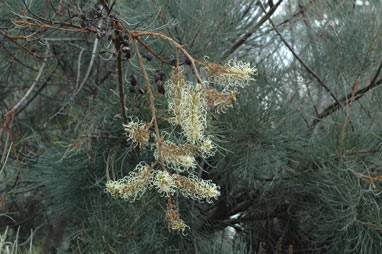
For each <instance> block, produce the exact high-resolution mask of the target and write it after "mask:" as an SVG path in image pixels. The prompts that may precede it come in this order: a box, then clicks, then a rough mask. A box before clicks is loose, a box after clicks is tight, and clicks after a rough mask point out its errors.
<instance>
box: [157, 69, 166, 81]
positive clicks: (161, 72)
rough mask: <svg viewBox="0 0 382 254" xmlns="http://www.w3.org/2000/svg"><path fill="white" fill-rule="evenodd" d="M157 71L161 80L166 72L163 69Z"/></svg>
mask: <svg viewBox="0 0 382 254" xmlns="http://www.w3.org/2000/svg"><path fill="white" fill-rule="evenodd" d="M158 73H159V75H160V80H163V78H164V77H165V76H166V72H164V71H159V72H158Z"/></svg>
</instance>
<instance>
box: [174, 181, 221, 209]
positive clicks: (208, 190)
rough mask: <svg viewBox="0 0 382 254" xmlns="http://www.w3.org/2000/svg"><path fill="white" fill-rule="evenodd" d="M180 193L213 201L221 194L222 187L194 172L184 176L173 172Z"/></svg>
mask: <svg viewBox="0 0 382 254" xmlns="http://www.w3.org/2000/svg"><path fill="white" fill-rule="evenodd" d="M173 178H174V180H175V182H176V185H177V187H178V189H179V190H180V193H181V194H182V195H183V196H185V197H186V198H191V199H193V200H198V201H199V202H202V201H203V200H206V201H207V203H212V202H213V201H212V199H218V197H219V196H220V191H219V189H220V187H219V186H217V185H216V184H214V183H213V182H212V181H211V180H203V179H201V178H198V177H197V176H196V175H194V174H190V175H189V176H188V177H184V176H182V175H179V174H173Z"/></svg>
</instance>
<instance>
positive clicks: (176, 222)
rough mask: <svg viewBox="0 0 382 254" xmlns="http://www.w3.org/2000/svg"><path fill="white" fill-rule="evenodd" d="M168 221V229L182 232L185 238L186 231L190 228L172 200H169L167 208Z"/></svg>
mask: <svg viewBox="0 0 382 254" xmlns="http://www.w3.org/2000/svg"><path fill="white" fill-rule="evenodd" d="M166 219H167V223H168V229H171V230H178V231H182V234H183V235H184V236H185V235H186V233H185V230H186V229H187V228H190V227H189V226H187V225H186V224H185V223H184V221H183V220H182V219H180V215H179V212H178V210H177V209H176V206H175V205H174V204H173V203H172V201H171V199H169V200H168V203H167V207H166Z"/></svg>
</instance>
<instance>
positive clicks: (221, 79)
mask: <svg viewBox="0 0 382 254" xmlns="http://www.w3.org/2000/svg"><path fill="white" fill-rule="evenodd" d="M204 70H205V71H206V73H207V75H208V77H209V78H208V81H209V82H212V83H216V84H219V85H222V86H223V87H224V88H223V92H228V91H231V90H236V89H237V87H241V88H243V87H246V86H248V85H249V82H250V81H251V80H255V79H254V78H253V76H254V75H255V74H256V72H257V70H256V68H255V67H252V66H251V65H250V64H249V63H245V62H243V61H238V60H236V59H232V60H230V61H229V62H228V63H227V64H225V65H224V66H223V65H219V64H215V63H210V62H207V61H206V62H205V67H204Z"/></svg>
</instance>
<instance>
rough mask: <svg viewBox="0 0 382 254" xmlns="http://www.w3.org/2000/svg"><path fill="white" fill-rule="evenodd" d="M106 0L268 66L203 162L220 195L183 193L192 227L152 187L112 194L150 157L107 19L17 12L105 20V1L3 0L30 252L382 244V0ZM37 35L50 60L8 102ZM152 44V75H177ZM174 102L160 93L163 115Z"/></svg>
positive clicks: (14, 138)
mask: <svg viewBox="0 0 382 254" xmlns="http://www.w3.org/2000/svg"><path fill="white" fill-rule="evenodd" d="M109 2H110V3H109V4H113V11H112V15H114V16H115V17H117V18H119V19H121V20H122V21H123V23H124V25H125V26H126V27H127V28H128V29H130V30H142V31H151V32H160V33H163V34H166V35H168V36H170V37H171V38H173V39H174V40H175V41H177V42H179V43H180V44H182V45H184V46H185V48H186V49H187V50H188V51H189V52H190V54H191V55H192V56H193V57H194V58H195V59H198V60H203V58H204V57H205V56H208V57H209V59H210V61H214V62H218V63H220V64H224V63H226V62H227V61H228V60H229V59H233V58H238V59H240V60H242V61H246V62H250V63H251V64H252V65H253V66H256V68H257V70H258V74H257V77H256V81H255V82H253V83H252V84H251V86H249V87H247V88H246V89H245V90H244V91H242V92H241V94H240V96H239V98H238V101H237V103H236V104H235V105H234V107H233V108H231V109H229V110H227V112H226V113H225V114H214V115H213V117H212V118H211V119H209V132H210V133H211V134H213V135H214V136H215V140H214V141H215V142H217V144H218V145H219V148H218V153H217V154H216V156H214V157H213V158H209V159H208V160H205V161H202V160H200V161H199V164H200V165H201V167H202V168H203V171H202V178H204V179H211V180H213V182H215V183H216V184H218V185H219V186H220V187H221V192H222V195H221V196H220V198H219V199H218V200H217V201H216V202H214V203H213V204H205V203H194V202H192V201H190V200H184V199H181V198H180V199H179V200H177V202H178V203H179V204H178V206H179V209H180V214H181V217H182V219H183V220H184V221H185V222H186V223H187V224H188V225H189V226H190V228H191V229H190V230H189V231H188V232H187V233H188V234H187V236H182V235H181V234H178V233H176V232H172V231H169V230H168V229H167V222H166V220H165V216H164V214H165V210H166V202H165V201H164V199H162V198H160V197H159V196H158V195H157V194H156V193H154V191H151V192H148V193H146V194H145V195H144V196H143V197H142V198H141V199H140V200H139V201H136V202H134V203H129V202H125V201H123V200H114V199H112V198H111V197H110V196H109V195H107V194H106V193H104V186H105V182H106V174H107V172H112V173H113V175H112V176H111V177H112V178H115V179H119V178H121V177H123V176H125V175H127V174H128V172H130V171H131V170H132V169H133V168H134V167H135V165H136V164H137V163H138V162H139V161H142V160H143V161H153V157H152V153H151V152H150V151H146V150H139V149H137V148H134V146H133V144H132V143H131V142H128V141H126V136H125V135H124V131H123V128H122V124H121V123H122V119H121V109H120V104H119V97H118V96H119V95H118V87H117V84H118V81H117V68H116V62H115V57H114V55H113V52H114V48H113V44H112V43H111V42H110V41H109V40H107V39H106V37H107V36H108V33H109V32H110V31H106V32H107V33H106V35H105V36H104V37H102V38H100V40H99V41H98V39H96V35H95V34H94V33H79V32H77V33H72V32H66V33H65V32H62V31H60V30H58V29H38V28H36V27H32V26H29V27H25V26H20V25H18V24H16V21H20V20H24V21H29V22H34V21H39V22H40V23H46V24H50V22H51V20H55V21H59V22H72V23H73V24H76V25H79V24H80V22H81V20H80V18H79V17H78V15H79V14H80V13H83V14H84V15H85V16H86V17H87V20H88V23H87V24H86V26H93V27H97V26H103V25H105V24H104V23H103V22H104V21H102V20H100V19H97V18H95V17H96V15H97V8H100V6H101V5H100V2H99V1H95V0H94V1H86V0H81V1H79V0H46V1H33V0H1V1H0V14H1V16H0V32H1V35H0V38H1V39H0V74H1V75H0V112H1V114H2V116H3V124H2V127H1V128H2V129H1V132H0V135H1V137H0V148H1V153H2V154H1V161H0V162H1V164H0V166H1V167H0V169H1V175H0V181H1V184H0V186H1V193H0V195H1V202H0V208H1V216H0V229H1V230H2V232H4V231H5V230H6V228H7V227H9V230H8V232H7V235H8V238H9V241H12V242H13V241H14V240H15V239H16V237H17V241H18V242H19V243H20V244H19V245H20V246H18V247H17V249H18V250H19V252H20V253H28V251H31V250H33V251H34V253H44V252H45V253H206V254H208V253H265V252H267V253H271V252H275V253H379V252H381V251H382V221H381V210H380V209H381V207H380V205H382V200H381V191H382V183H381V182H380V180H381V179H382V178H381V177H382V170H381V166H382V165H381V164H382V163H381V155H382V153H381V152H382V146H381V144H382V142H381V141H382V133H381V119H382V118H381V112H382V111H381V107H382V101H381V98H382V96H381V88H380V84H382V75H380V70H381V66H382V36H381V32H382V19H381V18H380V16H381V12H382V3H381V1H379V0H354V1H353V0H347V1H342V0H336V1H333V0H279V1H272V0H267V1H265V0H260V1H258V0H256V1H251V0H245V1H244V0H242V1H239V0H203V1H201V0H200V1H199V0H195V1H175V0H147V1H138V0H131V1H122V0H118V1H109ZM73 6H74V8H73ZM271 23H272V24H273V25H272V24H271ZM111 32H112V31H111ZM6 35H13V36H26V35H30V36H29V37H28V38H27V39H24V40H13V39H9V38H8V37H7V36H6ZM142 40H143V41H144V42H145V43H146V44H147V45H148V46H149V47H151V48H152V49H153V50H154V51H155V52H158V53H160V55H161V56H162V57H163V58H164V59H165V60H166V61H169V60H170V58H171V56H174V55H175V54H176V50H175V48H174V47H173V46H171V45H170V44H169V43H166V42H164V41H163V40H161V39H159V38H155V37H147V38H146V37H142ZM23 48H24V49H23ZM25 49H28V50H30V51H31V52H32V53H35V54H36V55H38V56H41V58H43V57H44V55H45V53H46V52H47V58H46V63H47V64H46V66H45V68H44V71H43V73H42V75H41V77H40V79H39V81H38V82H37V84H36V87H35V88H34V89H33V91H32V93H31V94H30V95H29V96H28V98H27V99H26V100H25V101H24V102H23V103H22V105H20V107H19V108H18V109H17V110H16V111H15V113H14V114H11V115H7V114H6V113H7V112H8V111H9V110H11V108H12V107H13V106H14V105H16V104H17V103H18V102H19V101H20V99H21V98H22V97H23V96H24V95H25V93H26V91H27V90H28V88H30V86H31V85H32V83H33V82H34V80H35V79H36V76H37V73H38V71H39V69H40V68H41V65H42V59H41V58H40V59H39V58H36V57H34V56H33V55H32V54H30V52H29V53H28V52H27V51H26V50H25ZM94 49H96V54H92V52H93V50H94ZM140 50H141V51H142V52H143V53H144V54H145V56H146V58H147V60H145V63H144V64H145V67H146V68H147V70H148V71H149V75H150V78H151V79H152V78H153V73H154V71H155V70H157V69H161V70H165V71H166V72H167V76H166V79H167V78H168V77H169V71H170V70H171V66H170V65H167V64H162V63H161V62H160V61H158V60H157V59H156V58H153V59H152V60H151V61H149V60H148V58H149V57H147V54H148V52H147V51H146V49H145V48H144V47H142V46H140ZM93 56H94V57H93ZM92 57H93V63H92ZM180 58H181V62H184V61H185V58H184V56H183V55H181V57H180ZM89 67H90V68H89ZM122 67H123V73H124V76H123V81H124V90H125V98H124V99H125V103H126V114H127V117H129V118H134V117H139V118H140V119H144V120H146V121H150V119H151V115H150V111H149V109H148V104H149V101H148V97H147V96H146V95H145V94H141V93H139V91H138V90H137V91H136V92H135V93H131V92H129V84H130V81H129V77H130V75H131V74H133V73H134V74H135V75H137V77H138V87H137V88H138V89H142V90H145V86H144V80H143V74H142V73H141V72H140V71H139V67H138V64H137V59H136V55H135V52H134V51H132V52H131V58H130V59H129V60H124V61H123V65H122ZM184 68H185V70H186V72H187V73H188V75H190V76H192V70H191V68H190V67H189V66H186V65H185V66H184ZM88 71H89V75H87V74H86V73H87V72H88ZM81 83H83V86H81ZM154 92H155V93H158V92H157V91H156V90H155V91H154ZM352 94H353V95H352ZM165 104H166V100H165V98H159V99H158V115H159V117H161V116H162V117H164V114H163V115H161V114H162V113H161V112H163V109H165V108H166V106H165ZM161 110H162V111H161ZM7 122H8V124H7ZM160 127H161V128H162V129H163V130H166V128H169V126H168V125H167V124H166V122H165V121H163V122H160ZM15 149H16V150H15ZM110 174H111V173H110ZM17 232H18V233H17ZM31 234H32V236H33V238H31ZM31 242H32V243H33V246H32V245H30V243H31ZM0 253H1V250H0Z"/></svg>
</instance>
